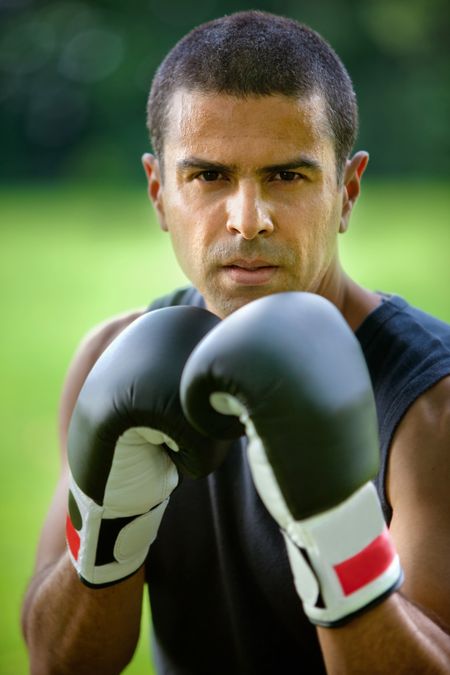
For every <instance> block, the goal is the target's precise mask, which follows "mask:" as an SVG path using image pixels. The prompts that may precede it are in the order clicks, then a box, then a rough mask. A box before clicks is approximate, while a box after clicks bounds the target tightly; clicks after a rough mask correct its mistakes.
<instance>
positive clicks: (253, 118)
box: [165, 89, 334, 163]
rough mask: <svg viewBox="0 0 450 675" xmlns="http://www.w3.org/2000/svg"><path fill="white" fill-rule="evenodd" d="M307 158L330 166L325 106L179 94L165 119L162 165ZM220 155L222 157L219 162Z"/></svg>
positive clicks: (318, 99) (313, 99) (315, 100)
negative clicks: (198, 159) (188, 159)
mask: <svg viewBox="0 0 450 675" xmlns="http://www.w3.org/2000/svg"><path fill="white" fill-rule="evenodd" d="M299 152H305V153H309V154H312V155H314V156H316V158H317V159H320V160H321V161H325V160H326V159H327V158H331V159H333V160H334V144H333V139H332V134H331V131H330V126H329V123H328V119H327V115H326V108H325V102H324V99H323V97H322V96H321V95H319V94H315V95H312V96H309V97H308V98H306V99H294V98H291V97H287V96H282V95H273V96H261V97H256V96H252V97H248V98H240V97H236V96H230V95H227V94H214V93H203V92H195V91H186V90H182V89H181V90H178V91H176V92H175V94H174V96H173V98H172V101H171V105H170V112H169V116H168V124H167V130H166V136H165V157H166V159H170V158H176V159H179V158H180V157H181V156H183V155H186V156H187V155H195V156H206V157H207V158H211V156H214V157H215V158H216V159H217V160H220V161H224V162H226V161H233V163H239V160H240V159H241V161H243V162H244V163H245V161H246V160H247V161H248V160H250V159H252V160H255V161H258V158H259V157H260V159H261V161H265V159H266V155H268V156H270V159H273V158H274V153H275V154H276V155H279V159H283V157H284V156H286V157H287V156H290V155H293V154H294V155H295V154H298V153H299ZM218 155H220V156H218Z"/></svg>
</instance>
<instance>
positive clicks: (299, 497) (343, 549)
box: [181, 293, 402, 626]
mask: <svg viewBox="0 0 450 675" xmlns="http://www.w3.org/2000/svg"><path fill="white" fill-rule="evenodd" d="M181 399H182V405H183V408H184V410H185V413H186V416H187V417H188V419H189V420H190V421H191V423H192V424H193V425H194V426H196V428H198V429H199V430H200V431H203V432H204V433H208V434H210V435H211V436H214V437H216V438H232V437H234V436H237V435H240V434H241V433H242V431H243V430H245V433H246V434H247V437H248V446H247V452H248V460H249V465H250V469H251V472H252V476H253V480H254V483H255V487H256V489H257V491H258V492H259V494H260V497H261V499H262V501H263V502H264V504H265V505H266V507H267V509H268V511H269V512H270V513H271V515H272V516H273V517H274V518H275V520H276V521H277V522H278V524H279V526H280V528H281V530H282V533H283V535H284V538H285V541H286V546H287V553H288V557H289V561H290V564H291V569H292V572H293V577H294V583H295V587H296V589H297V592H298V594H299V596H300V598H301V599H302V601H303V606H304V610H305V612H306V614H307V615H308V617H309V618H310V620H311V621H312V622H313V623H316V624H318V625H323V626H336V625H340V624H341V623H343V622H344V621H346V620H349V619H350V618H351V617H352V616H354V615H355V614H356V613H358V612H360V611H363V610H364V609H366V608H367V607H369V606H371V605H372V604H374V603H375V602H378V601H380V600H381V599H382V598H383V597H385V596H386V595H388V594H389V593H391V592H393V591H394V590H395V589H396V588H397V587H398V586H399V584H400V582H401V579H402V572H401V567H400V563H399V559H398V556H397V554H396V552H395V549H394V546H393V543H392V541H391V539H390V536H389V532H388V530H387V528H386V525H385V522H384V519H383V515H382V511H381V507H380V504H379V500H378V496H377V494H376V491H375V489H374V487H373V485H372V483H371V480H372V479H373V478H374V477H375V475H376V473H377V471H378V468H379V445H378V433H377V418H376V409H375V403H374V397H373V392H372V387H371V382H370V377H369V374H368V371H367V367H366V364H365V360H364V357H363V354H362V352H361V349H360V346H359V343H358V342H357V340H356V338H355V336H354V335H353V333H352V332H351V330H350V328H349V327H348V325H347V324H346V322H345V320H344V319H343V317H342V315H341V314H340V313H339V311H338V310H337V309H336V307H335V306H334V305H332V304H331V303H330V302H328V301H327V300H325V299H324V298H322V297H320V296H316V295H312V294H309V293H280V294H276V295H271V296H268V297H264V298H261V299H259V300H256V301H254V302H252V303H249V304H247V305H245V306H244V307H242V308H240V309H239V310H237V311H236V312H235V313H233V314H232V315H230V316H229V317H228V318H226V319H225V320H224V321H223V322H222V323H221V324H219V325H217V326H216V327H215V328H214V329H213V330H212V331H211V332H210V333H209V334H208V335H207V336H206V337H205V338H204V339H203V340H202V341H201V342H200V343H199V345H198V346H197V347H196V348H195V349H194V351H193V353H192V354H191V356H190V357H189V359H188V361H187V363H186V366H185V368H184V371H183V375H182V379H181Z"/></svg>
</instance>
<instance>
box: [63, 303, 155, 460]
mask: <svg viewBox="0 0 450 675" xmlns="http://www.w3.org/2000/svg"><path fill="white" fill-rule="evenodd" d="M143 314H145V310H144V309H138V310H132V311H128V312H125V313H123V314H119V315H117V316H113V317H111V318H109V319H107V320H106V321H103V322H102V323H100V324H98V325H97V326H94V327H93V328H92V329H91V330H90V331H89V332H88V333H87V334H86V336H85V337H84V338H83V339H82V341H81V343H80V345H79V347H78V349H77V351H76V352H75V355H74V357H73V360H72V362H71V364H70V366H69V369H68V371H67V375H66V379H65V382H64V386H63V391H62V394H61V401H60V411H59V432H60V440H61V447H62V451H63V458H64V457H65V448H66V440H67V429H68V426H69V421H70V418H71V416H72V411H73V408H74V406H75V402H76V400H77V398H78V394H79V393H80V390H81V387H82V386H83V383H84V381H85V379H86V377H87V376H88V374H89V372H90V370H91V369H92V367H93V365H94V364H95V362H96V361H97V359H98V358H99V356H100V355H101V354H102V353H103V352H104V350H105V349H106V347H107V346H108V345H109V344H110V343H111V342H112V341H113V340H114V338H115V337H117V336H118V335H119V333H121V332H122V331H123V330H124V329H125V328H126V327H127V326H129V325H130V324H131V323H132V322H133V321H135V320H136V319H138V318H139V317H140V316H142V315H143Z"/></svg>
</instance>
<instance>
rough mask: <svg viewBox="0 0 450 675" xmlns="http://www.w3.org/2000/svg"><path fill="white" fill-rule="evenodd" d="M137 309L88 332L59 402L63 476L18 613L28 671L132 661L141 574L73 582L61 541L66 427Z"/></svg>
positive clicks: (103, 668) (112, 666) (108, 669)
mask: <svg viewBox="0 0 450 675" xmlns="http://www.w3.org/2000/svg"><path fill="white" fill-rule="evenodd" d="M141 314H142V312H133V313H129V314H127V315H125V316H123V317H119V318H116V319H113V320H112V321H109V322H108V323H106V324H104V325H102V326H100V327H99V328H98V329H96V330H95V331H93V332H92V333H91V334H90V335H89V336H88V337H87V338H86V339H85V341H84V342H83V343H82V345H81V347H80V349H79V351H78V353H77V355H76V356H75V359H74V361H73V363H72V365H71V367H70V369H69V372H68V375H67V379H66V382H65V385H64V389H63V394H62V398H61V409H60V437H61V448H62V452H61V476H60V480H59V482H58V485H57V488H56V491H55V496H54V498H53V502H52V504H51V507H50V509H49V512H48V515H47V518H46V521H45V523H44V527H43V529H42V533H41V538H40V541H39V545H38V551H37V556H36V565H35V571H34V576H33V578H32V580H31V582H30V584H29V587H28V590H27V593H26V596H25V599H24V603H23V608H22V628H23V633H24V637H25V640H26V643H27V646H28V650H29V655H30V663H31V673H32V674H33V675H41V674H42V675H44V674H45V675H49V674H51V673H61V674H62V673H79V674H80V675H82V674H83V673H86V674H87V673H98V672H101V673H104V674H105V675H106V674H107V673H120V672H122V670H123V668H124V667H125V666H126V664H127V663H128V662H129V660H130V659H131V657H132V655H133V653H134V650H135V647H136V643H137V639H138V637H139V626H140V616H141V602H142V590H143V584H144V573H143V569H141V570H140V571H139V572H138V573H137V574H135V575H134V576H132V577H131V578H129V579H127V580H126V581H123V582H122V583H120V584H116V585H114V586H111V587H109V588H105V589H95V590H92V589H89V588H87V587H86V586H84V585H83V584H82V583H81V582H80V581H79V579H78V577H77V575H76V573H75V571H74V569H73V567H72V564H71V562H70V560H69V557H68V555H67V553H66V544H65V518H66V511H67V480H68V471H67V454H66V439H67V429H68V424H69V421H70V417H71V414H72V410H73V407H74V405H75V401H76V399H77V396H78V393H79V391H80V389H81V386H82V384H83V382H84V380H85V378H86V376H87V374H88V373H89V371H90V370H91V368H92V366H93V365H94V363H95V361H96V360H97V358H98V357H99V356H100V354H101V353H102V351H103V350H104V349H105V348H106V346H107V345H108V344H109V342H111V340H112V339H114V337H115V336H116V335H117V334H118V333H119V332H120V331H121V330H123V329H124V328H125V327H126V326H127V325H128V324H129V323H131V321H133V320H134V319H136V318H137V317H138V316H140V315H141Z"/></svg>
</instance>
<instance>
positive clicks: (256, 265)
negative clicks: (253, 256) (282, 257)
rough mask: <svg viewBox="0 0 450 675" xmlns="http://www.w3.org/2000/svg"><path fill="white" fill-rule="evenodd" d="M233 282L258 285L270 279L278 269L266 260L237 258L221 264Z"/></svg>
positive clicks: (243, 284)
mask: <svg viewBox="0 0 450 675" xmlns="http://www.w3.org/2000/svg"><path fill="white" fill-rule="evenodd" d="M222 269H223V271H224V272H225V274H226V275H227V276H228V277H229V278H230V279H231V281H233V282H234V283H237V284H240V285H242V286H260V285H263V284H266V283H267V282H268V281H270V280H271V279H272V277H273V276H274V275H275V274H276V272H277V270H278V269H279V268H278V266H277V265H273V264H271V263H270V262H268V261H266V260H259V259H257V260H250V259H248V260H247V259H238V260H233V261H231V262H229V263H227V264H225V265H223V266H222Z"/></svg>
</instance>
